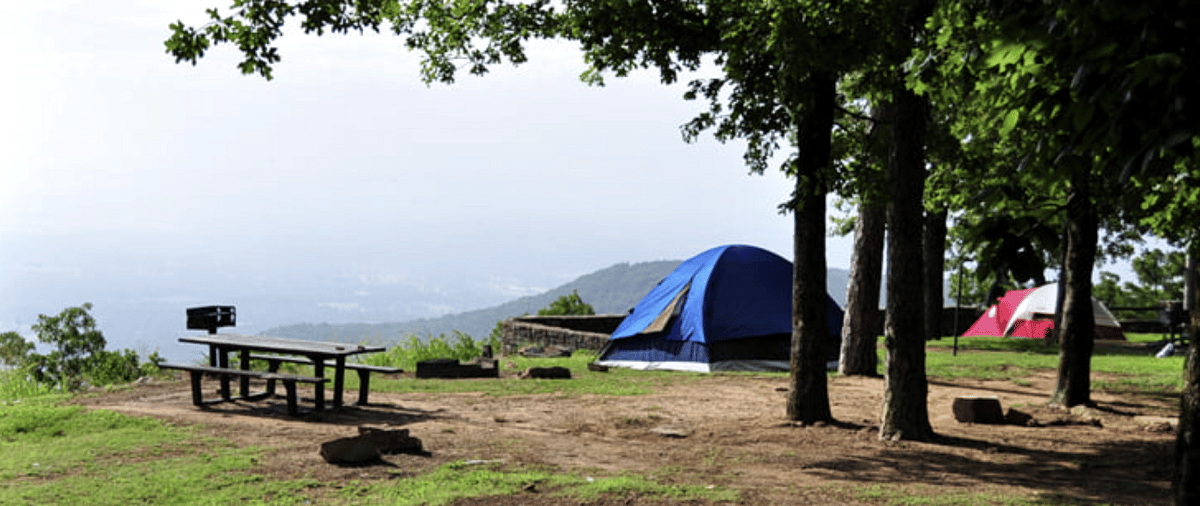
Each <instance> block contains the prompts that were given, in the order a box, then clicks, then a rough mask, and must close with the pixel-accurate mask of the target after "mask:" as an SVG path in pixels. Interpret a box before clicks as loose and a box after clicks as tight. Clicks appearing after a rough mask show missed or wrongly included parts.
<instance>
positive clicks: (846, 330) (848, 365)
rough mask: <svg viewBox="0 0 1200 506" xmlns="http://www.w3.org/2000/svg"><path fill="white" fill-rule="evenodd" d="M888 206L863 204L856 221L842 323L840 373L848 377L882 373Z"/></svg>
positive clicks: (859, 207)
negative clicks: (882, 297) (880, 323)
mask: <svg viewBox="0 0 1200 506" xmlns="http://www.w3.org/2000/svg"><path fill="white" fill-rule="evenodd" d="M886 225H887V208H886V207H884V206H883V205H872V204H871V203H861V204H859V206H858V221H857V222H856V223H855V224H854V256H853V258H852V259H851V260H850V262H851V263H850V285H849V286H848V287H847V289H846V317H845V320H844V321H843V323H842V352H841V355H840V359H839V362H838V373H840V374H842V375H845V376H879V354H878V352H876V351H875V349H876V343H877V342H878V339H879V336H878V335H877V334H878V332H879V330H878V326H877V325H876V324H877V321H876V320H877V319H878V318H879V287H880V283H881V282H882V278H883V238H884V231H885V230H886Z"/></svg>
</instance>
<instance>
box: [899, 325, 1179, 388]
mask: <svg viewBox="0 0 1200 506" xmlns="http://www.w3.org/2000/svg"><path fill="white" fill-rule="evenodd" d="M1153 336H1157V335H1155V334H1149V335H1147V334H1132V335H1130V336H1129V337H1130V339H1131V341H1132V343H1133V344H1130V343H1120V344H1112V343H1098V344H1097V345H1096V348H1095V351H1094V352H1093V354H1092V372H1093V374H1100V375H1103V376H1104V377H1103V378H1093V381H1092V388H1093V389H1096V390H1105V391H1111V392H1115V393H1130V392H1139V393H1146V394H1151V395H1172V394H1175V393H1178V392H1179V391H1181V390H1182V388H1183V367H1184V359H1185V357H1183V356H1172V357H1166V358H1155V357H1154V352H1155V351H1157V347H1154V346H1149V347H1148V346H1139V345H1138V344H1137V343H1156V342H1157V339H1160V338H1161V336H1157V337H1154V339H1153V340H1152V339H1150V338H1151V337H1153ZM1058 353H1059V350H1058V346H1056V345H1050V344H1047V343H1046V342H1045V341H1043V340H1041V339H1013V338H1002V337H967V338H961V337H960V338H959V339H958V354H957V356H956V355H954V352H953V339H942V340H940V341H930V342H928V343H927V346H926V355H925V356H926V358H925V360H926V374H927V375H928V376H929V377H931V378H939V379H943V380H954V379H956V378H977V379H994V380H1012V381H1014V382H1019V381H1023V378H1025V377H1027V376H1028V375H1029V374H1030V373H1031V372H1033V371H1055V370H1057V369H1058ZM881 360H882V352H881ZM881 363H882V362H881Z"/></svg>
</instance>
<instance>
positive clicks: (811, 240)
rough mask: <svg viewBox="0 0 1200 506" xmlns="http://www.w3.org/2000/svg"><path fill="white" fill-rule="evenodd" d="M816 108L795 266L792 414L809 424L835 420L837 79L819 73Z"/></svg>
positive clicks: (806, 151) (801, 141)
mask: <svg viewBox="0 0 1200 506" xmlns="http://www.w3.org/2000/svg"><path fill="white" fill-rule="evenodd" d="M810 79H812V86H813V88H812V91H813V93H812V95H810V96H812V97H813V100H812V102H811V103H810V104H808V105H809V106H810V107H809V108H807V109H806V110H805V111H803V114H804V116H803V119H801V121H800V135H799V137H798V143H797V144H798V146H797V148H798V149H799V151H800V152H799V155H798V156H797V160H796V169H797V170H796V194H795V195H794V197H795V210H794V213H793V214H794V217H795V228H796V231H795V244H794V246H795V252H794V253H795V257H796V258H795V267H794V268H793V269H792V271H793V279H792V353H791V373H792V376H791V389H790V390H789V393H788V402H787V415H788V418H789V419H791V420H794V421H798V422H801V423H804V424H812V423H816V422H830V421H833V414H832V412H831V411H830V408H829V379H828V376H827V373H826V359H827V356H828V355H829V352H830V351H832V350H830V349H829V331H828V327H829V325H828V323H827V322H826V320H827V318H828V314H827V313H826V303H827V300H828V296H827V295H826V294H827V290H826V287H825V285H826V279H825V277H826V265H825V194H826V193H827V189H826V188H827V186H826V183H825V177H826V173H827V172H828V168H829V166H830V156H831V154H830V152H831V145H830V143H831V133H832V131H833V111H834V106H835V104H836V102H835V101H836V99H837V95H836V93H837V89H836V81H835V80H834V79H833V78H832V77H829V76H813V77H811V78H810Z"/></svg>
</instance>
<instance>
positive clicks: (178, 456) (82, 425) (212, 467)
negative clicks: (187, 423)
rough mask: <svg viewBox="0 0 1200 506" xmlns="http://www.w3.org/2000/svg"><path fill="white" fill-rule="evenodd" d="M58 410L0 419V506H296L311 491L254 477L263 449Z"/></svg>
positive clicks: (150, 423) (49, 401)
mask: <svg viewBox="0 0 1200 506" xmlns="http://www.w3.org/2000/svg"><path fill="white" fill-rule="evenodd" d="M61 400H62V397H61V396H42V397H37V398H32V399H30V398H26V399H22V400H19V401H17V400H9V401H5V403H6V404H5V406H4V407H3V409H0V481H3V482H5V483H6V486H5V487H3V488H0V504H14V505H16V504H80V505H127V504H168V505H169V504H234V503H238V504H245V503H248V504H261V503H264V502H265V498H268V497H273V498H275V499H276V500H273V501H272V504H297V503H299V502H300V501H301V500H302V497H301V496H300V495H298V494H296V491H297V490H300V489H303V488H305V487H308V486H311V485H312V484H311V483H308V482H305V481H302V480H301V481H272V480H267V479H264V477H262V476H261V475H255V474H254V473H253V470H254V468H255V467H256V465H257V462H258V461H259V460H260V458H261V453H262V451H261V449H258V448H238V447H235V446H234V445H232V444H230V443H228V442H227V441H224V440H220V439H212V438H204V437H201V436H198V435H197V434H196V433H195V432H193V431H191V430H187V429H181V428H176V427H170V426H167V425H165V424H164V423H162V422H160V421H158V420H155V419H151V418H136V417H129V416H125V415H121V414H118V413H115V412H111V411H100V410H97V411H88V410H86V409H84V408H82V407H79V406H62V405H59V401H61ZM293 498H294V499H293Z"/></svg>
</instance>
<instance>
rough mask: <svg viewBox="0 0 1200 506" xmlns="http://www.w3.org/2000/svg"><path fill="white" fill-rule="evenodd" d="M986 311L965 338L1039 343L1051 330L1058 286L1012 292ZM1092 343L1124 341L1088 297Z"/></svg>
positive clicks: (1117, 326)
mask: <svg viewBox="0 0 1200 506" xmlns="http://www.w3.org/2000/svg"><path fill="white" fill-rule="evenodd" d="M996 302H997V303H996V304H995V305H993V306H991V307H989V308H988V310H987V311H986V312H984V313H983V316H980V317H979V319H978V320H975V323H974V324H973V325H971V328H969V329H967V331H966V332H964V333H963V336H964V337H968V336H1011V337H1026V338H1035V339H1043V338H1045V337H1046V335H1047V333H1049V332H1050V330H1051V329H1053V328H1054V316H1055V315H1056V314H1057V313H1058V283H1050V284H1048V285H1042V286H1039V287H1036V288H1027V289H1025V290H1012V291H1009V292H1008V293H1005V294H1004V296H1003V297H1000V298H999V299H998V300H997V301H996ZM1092 313H1093V314H1094V315H1095V322H1096V323H1095V329H1096V330H1095V333H1096V339H1104V340H1113V341H1124V340H1125V332H1124V331H1122V330H1121V323H1120V322H1118V321H1117V319H1116V317H1114V316H1113V314H1112V312H1110V311H1109V310H1108V308H1106V307H1104V304H1103V303H1101V302H1100V301H1098V300H1096V298H1095V297H1092Z"/></svg>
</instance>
